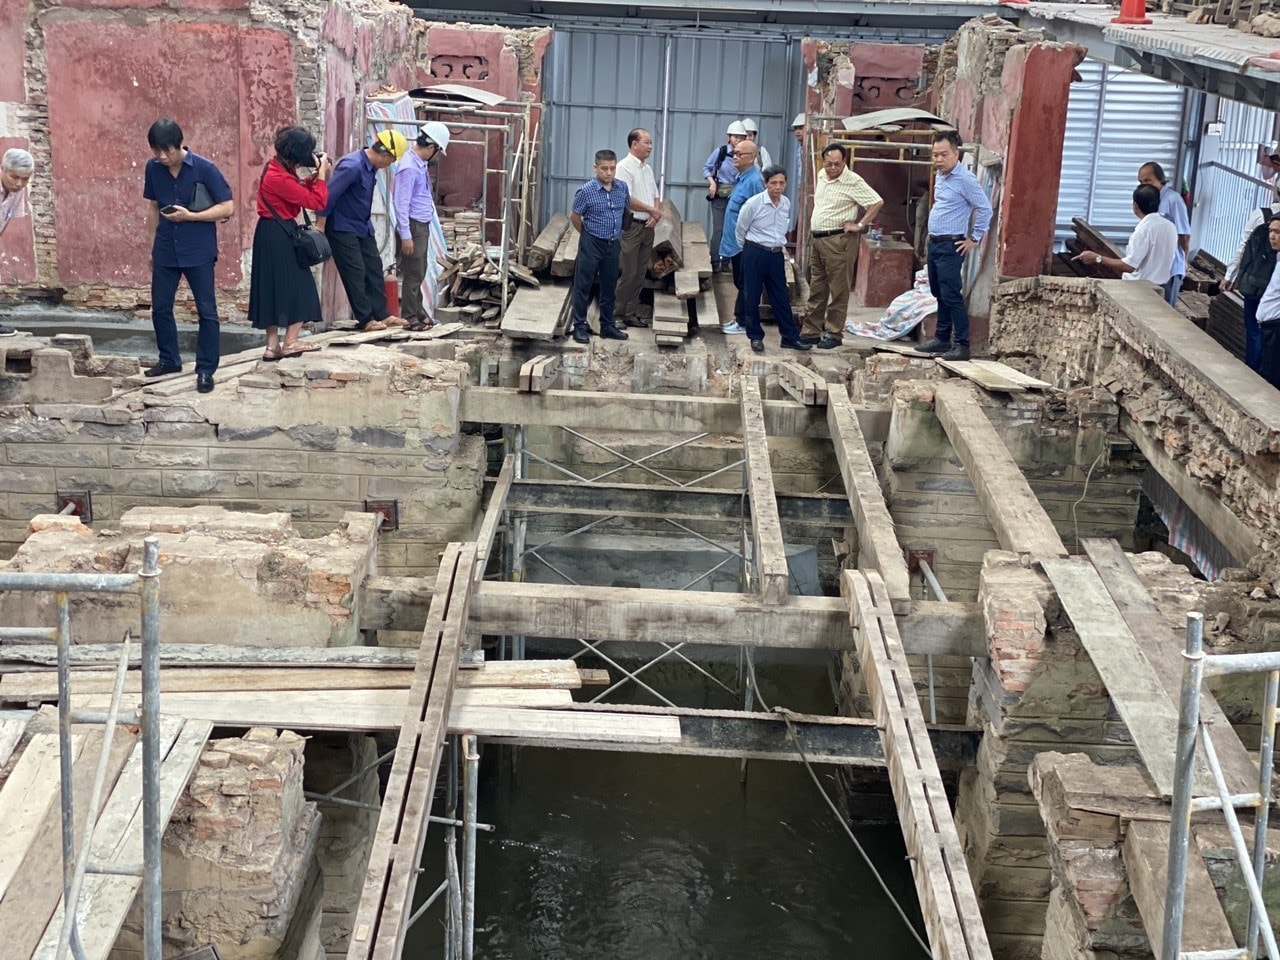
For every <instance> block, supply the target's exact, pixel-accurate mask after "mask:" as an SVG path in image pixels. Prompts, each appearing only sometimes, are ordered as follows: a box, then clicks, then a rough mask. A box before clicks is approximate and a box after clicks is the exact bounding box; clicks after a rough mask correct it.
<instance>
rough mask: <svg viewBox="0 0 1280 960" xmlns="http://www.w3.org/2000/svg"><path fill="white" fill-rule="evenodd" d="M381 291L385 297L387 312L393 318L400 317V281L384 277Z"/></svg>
mask: <svg viewBox="0 0 1280 960" xmlns="http://www.w3.org/2000/svg"><path fill="white" fill-rule="evenodd" d="M382 290H383V293H385V294H386V297H387V312H388V313H390V314H391V316H393V317H398V316H400V281H399V280H397V279H396V278H395V277H384V278H383V281H382Z"/></svg>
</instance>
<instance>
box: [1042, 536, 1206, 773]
mask: <svg viewBox="0 0 1280 960" xmlns="http://www.w3.org/2000/svg"><path fill="white" fill-rule="evenodd" d="M1042 566H1043V567H1044V572H1045V573H1046V574H1048V575H1049V580H1050V582H1052V583H1053V587H1054V589H1055V590H1057V591H1058V598H1059V599H1060V600H1061V601H1062V606H1063V609H1065V610H1066V611H1067V616H1069V617H1070V618H1071V623H1072V624H1073V625H1074V626H1075V628H1076V632H1077V633H1078V634H1079V635H1080V643H1081V645H1082V646H1083V647H1084V649H1085V651H1086V652H1087V653H1088V654H1089V659H1090V660H1092V661H1093V665H1094V667H1095V668H1096V669H1097V671H1098V676H1099V677H1101V678H1102V682H1103V684H1104V685H1105V686H1106V688H1107V693H1108V694H1109V695H1110V697H1111V702H1112V703H1114V704H1115V707H1116V710H1117V711H1118V712H1119V714H1120V718H1121V719H1122V720H1123V721H1124V722H1125V726H1126V727H1128V728H1129V734H1130V735H1131V736H1132V737H1133V742H1134V744H1135V745H1136V746H1137V748H1138V753H1139V754H1141V756H1142V762H1143V764H1145V765H1146V768H1147V772H1148V773H1149V774H1150V775H1151V779H1152V781H1154V783H1155V785H1156V789H1158V790H1159V791H1160V793H1161V794H1163V795H1164V796H1166V797H1171V796H1173V779H1174V778H1173V772H1174V753H1175V749H1176V740H1177V735H1178V708H1177V707H1176V706H1175V705H1174V703H1173V700H1172V699H1171V698H1170V697H1169V694H1168V692H1167V691H1166V690H1165V688H1164V684H1162V683H1161V682H1160V678H1159V677H1158V676H1156V672H1155V670H1154V669H1153V668H1152V666H1151V662H1150V661H1149V660H1148V659H1147V656H1146V654H1145V653H1143V652H1142V648H1141V647H1139V646H1138V642H1137V641H1136V640H1135V639H1134V637H1133V634H1132V633H1131V632H1130V631H1129V627H1128V625H1126V624H1125V622H1124V619H1123V618H1122V617H1121V616H1120V611H1119V610H1117V609H1116V605H1115V603H1113V602H1112V600H1111V596H1110V594H1108V593H1107V588H1106V585H1105V584H1103V582H1102V578H1101V577H1100V576H1099V575H1098V571H1097V570H1095V569H1094V567H1093V565H1092V564H1090V563H1089V562H1088V561H1086V560H1081V559H1071V560H1044V561H1042ZM1195 790H1196V795H1197V796H1216V795H1217V790H1216V788H1215V787H1214V785H1213V780H1212V779H1211V778H1210V777H1209V774H1208V771H1207V770H1206V769H1205V765H1204V762H1203V760H1202V759H1200V758H1197V762H1196V785H1195Z"/></svg>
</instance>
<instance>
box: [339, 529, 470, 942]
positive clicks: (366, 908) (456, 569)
mask: <svg viewBox="0 0 1280 960" xmlns="http://www.w3.org/2000/svg"><path fill="white" fill-rule="evenodd" d="M475 564H476V544H474V543H468V544H457V543H451V544H449V546H448V548H447V549H446V550H445V555H444V557H443V559H442V560H441V563H440V572H439V575H438V576H437V577H436V590H435V594H434V595H433V597H432V600H431V609H430V612H429V614H428V617H427V624H426V627H425V628H424V630H423V632H422V644H421V646H420V647H419V651H418V664H417V667H416V668H415V670H414V681H413V686H412V687H410V689H409V698H408V702H409V706H408V708H407V710H406V711H405V714H404V720H403V722H402V723H401V725H400V737H399V740H398V741H397V743H396V754H395V759H394V760H393V761H392V764H391V775H390V777H389V778H388V780H387V788H386V791H385V792H384V794H383V799H382V813H381V814H380V815H379V817H378V828H377V831H376V833H375V834H374V840H373V848H372V849H371V850H370V852H369V865H368V867H367V869H366V871H365V880H364V887H363V889H362V891H361V894H360V903H359V906H358V907H357V910H356V918H355V924H354V926H353V928H352V932H351V942H350V945H349V947H348V948H347V960H399V958H400V955H401V950H402V947H403V945H404V934H405V931H406V930H407V929H408V920H409V912H410V908H411V907H412V905H413V891H414V888H415V886H416V885H417V879H418V871H417V866H418V863H419V862H420V861H421V859H422V848H423V844H424V842H425V840H426V833H427V830H426V827H427V815H428V814H429V813H430V812H431V800H432V797H433V796H434V793H435V784H436V775H437V773H438V772H439V769H440V757H441V754H442V752H443V750H444V741H445V734H446V732H447V729H448V722H449V710H450V706H451V705H452V702H453V691H454V686H455V683H454V681H455V678H456V676H457V673H458V655H459V650H460V648H461V645H462V641H463V638H464V635H465V632H466V627H467V618H468V616H469V610H470V605H471V595H472V590H473V587H474V585H475V580H474V574H475Z"/></svg>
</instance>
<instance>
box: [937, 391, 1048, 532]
mask: <svg viewBox="0 0 1280 960" xmlns="http://www.w3.org/2000/svg"><path fill="white" fill-rule="evenodd" d="M933 396H934V410H935V412H936V413H937V415H938V420H939V421H940V422H941V423H942V429H943V430H945V431H946V433H947V438H948V439H949V440H950V441H951V446H952V447H954V448H955V451H956V454H957V455H958V456H959V457H960V462H961V463H962V464H963V465H964V469H965V472H966V473H968V474H969V479H970V480H972V481H973V486H974V489H975V490H976V491H977V492H978V499H979V500H980V501H981V502H982V508H983V509H984V510H985V511H986V514H987V519H989V520H990V521H991V525H992V527H994V528H995V532H996V539H997V540H999V541H1000V546H1001V547H1003V548H1004V549H1005V550H1011V551H1013V552H1014V553H1028V554H1031V555H1032V556H1034V557H1065V556H1066V555H1067V548H1066V547H1065V546H1064V545H1063V543H1062V538H1061V537H1060V536H1058V531H1057V529H1056V528H1055V527H1054V525H1053V521H1052V520H1050V519H1049V515H1048V514H1047V513H1045V510H1044V507H1042V506H1041V505H1040V501H1039V500H1038V499H1036V495H1035V494H1034V493H1032V492H1031V485H1030V484H1028V483H1027V478H1026V477H1025V476H1024V475H1023V473H1022V469H1021V468H1020V467H1019V466H1018V464H1017V463H1016V462H1015V461H1014V459H1013V456H1012V455H1011V454H1010V453H1009V448H1008V447H1006V446H1005V445H1004V441H1003V440H1001V439H1000V435H999V434H997V433H996V431H995V427H993V426H992V425H991V421H990V420H988V419H987V415H986V413H985V412H984V411H983V409H982V407H980V406H979V405H978V401H977V399H976V397H975V396H974V392H973V388H972V387H970V386H969V385H968V384H967V383H961V382H959V381H955V380H942V381H939V382H938V383H936V384H934V387H933Z"/></svg>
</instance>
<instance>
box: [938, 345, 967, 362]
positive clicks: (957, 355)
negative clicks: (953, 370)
mask: <svg viewBox="0 0 1280 960" xmlns="http://www.w3.org/2000/svg"><path fill="white" fill-rule="evenodd" d="M942 359H943V360H968V359H969V348H968V347H962V346H960V344H958V343H957V344H956V345H955V346H954V347H952V348H951V349H950V350H948V351H947V352H946V353H944V354H943V355H942Z"/></svg>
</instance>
